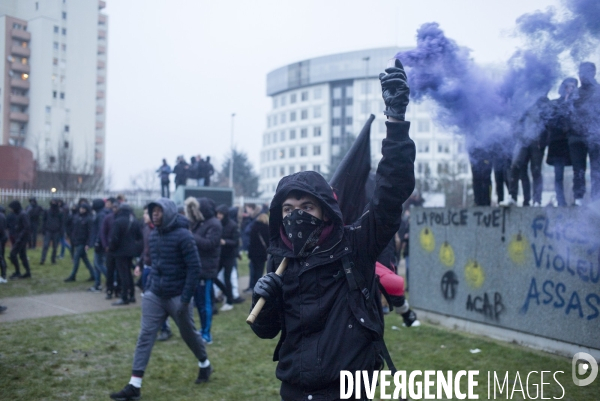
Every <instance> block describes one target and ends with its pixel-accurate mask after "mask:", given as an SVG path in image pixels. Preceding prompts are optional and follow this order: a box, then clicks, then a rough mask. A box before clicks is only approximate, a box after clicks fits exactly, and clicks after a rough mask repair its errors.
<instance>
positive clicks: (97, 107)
mask: <svg viewBox="0 0 600 401" xmlns="http://www.w3.org/2000/svg"><path fill="white" fill-rule="evenodd" d="M96 114H104V107H102V106H96Z"/></svg>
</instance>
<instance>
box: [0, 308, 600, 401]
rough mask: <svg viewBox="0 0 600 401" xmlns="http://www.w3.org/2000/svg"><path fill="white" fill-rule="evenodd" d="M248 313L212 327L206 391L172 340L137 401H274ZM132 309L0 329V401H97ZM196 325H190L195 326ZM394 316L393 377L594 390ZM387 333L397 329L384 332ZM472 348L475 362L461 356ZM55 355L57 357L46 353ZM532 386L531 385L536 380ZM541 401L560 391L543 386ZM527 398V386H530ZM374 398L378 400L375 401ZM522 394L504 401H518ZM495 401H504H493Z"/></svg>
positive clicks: (553, 360)
mask: <svg viewBox="0 0 600 401" xmlns="http://www.w3.org/2000/svg"><path fill="white" fill-rule="evenodd" d="M248 308H249V304H248V303H245V304H242V305H236V307H235V309H234V310H233V311H231V312H226V313H220V314H218V315H217V316H215V318H214V322H213V337H214V343H213V344H212V345H209V346H208V352H209V358H210V360H211V362H212V363H213V366H214V368H215V372H214V374H213V376H212V377H211V381H210V382H209V383H207V384H203V385H195V384H194V380H195V378H196V375H197V369H198V368H197V365H196V362H195V361H194V357H193V355H192V354H191V352H190V351H189V350H188V349H187V347H186V346H185V344H184V343H183V342H182V340H181V338H180V337H179V335H178V333H177V331H176V330H175V333H176V334H175V336H174V337H173V338H172V339H171V340H169V341H167V342H165V343H156V345H155V347H154V351H153V353H152V358H151V360H150V364H149V366H148V370H147V372H146V376H145V378H144V385H143V388H142V391H143V399H144V400H279V397H278V388H279V382H278V381H277V379H276V378H275V363H274V362H272V361H271V358H272V353H273V349H274V347H275V345H276V340H260V339H258V338H257V337H256V336H254V334H253V333H252V332H251V330H250V328H249V327H248V326H247V325H246V323H245V322H244V320H245V318H246V316H247V312H248ZM139 319H140V309H129V310H114V311H113V310H111V311H107V312H101V313H94V314H87V315H77V316H69V317H53V318H43V319H35V320H29V321H20V322H15V323H8V324H3V325H2V327H1V328H0V344H1V345H0V372H2V373H1V374H0V389H1V391H0V399H2V400H63V399H67V400H105V399H108V394H109V393H110V392H111V391H115V390H118V389H120V388H121V387H123V386H124V385H125V384H126V383H127V381H128V379H129V375H130V369H131V360H132V355H133V351H134V349H135V341H136V337H137V333H138V329H139ZM196 321H197V317H196ZM401 323H402V320H401V318H400V317H399V316H398V315H396V314H393V313H392V314H390V315H388V316H387V317H386V326H387V327H386V341H387V344H388V347H389V348H390V352H391V354H392V357H393V359H394V361H395V363H396V365H397V366H398V368H399V369H402V370H407V371H412V370H416V369H420V370H453V371H454V372H456V371H458V370H479V371H480V375H479V377H478V380H479V384H480V385H479V387H478V388H477V389H478V390H479V392H478V393H479V394H480V399H487V384H486V380H487V371H488V370H492V371H496V372H498V374H499V375H502V376H503V375H504V373H505V372H506V371H509V372H510V374H509V377H510V379H509V384H510V386H511V388H512V385H513V380H514V375H515V373H516V372H517V371H519V372H520V375H521V378H522V381H523V386H525V376H526V375H527V373H528V372H530V371H541V370H547V371H558V370H561V371H564V372H565V374H564V375H559V376H558V378H559V380H560V382H561V384H562V385H563V386H564V387H565V391H566V396H565V397H564V398H563V399H564V400H572V401H588V400H589V401H593V400H598V399H599V398H600V396H599V394H600V393H599V391H598V390H599V387H598V385H597V383H598V381H596V383H594V384H593V385H592V386H589V387H576V386H574V385H573V383H572V381H571V366H570V363H571V361H570V360H568V359H566V358H561V357H556V356H552V355H548V354H545V353H541V352H535V351H531V350H529V349H524V348H522V347H519V346H516V345H514V346H513V345H510V344H504V343H498V342H494V341H490V340H487V339H483V338H479V337H474V336H467V335H464V334H461V333H456V332H452V331H448V330H443V329H439V328H436V327H433V326H428V325H424V326H421V327H416V328H411V329H406V328H403V327H401ZM392 326H396V327H397V329H392ZM473 348H479V349H481V350H482V352H481V353H479V354H471V353H470V352H469V350H470V349H473ZM54 351H56V353H54ZM535 382H536V383H538V384H539V376H537V378H536V380H535ZM545 382H551V383H552V385H547V386H546V387H545V392H544V397H550V398H552V397H560V396H561V394H562V391H561V390H560V387H558V385H556V384H555V382H554V381H553V380H552V377H551V376H545ZM530 390H531V391H532V393H531V395H532V396H533V395H534V393H533V390H534V388H533V385H532V383H531V382H530ZM377 394H379V393H377ZM520 395H521V393H519V392H517V393H515V395H514V397H513V398H512V399H516V400H520V399H523V398H522V397H520ZM498 399H506V397H505V396H499V397H498Z"/></svg>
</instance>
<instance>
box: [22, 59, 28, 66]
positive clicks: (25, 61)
mask: <svg viewBox="0 0 600 401" xmlns="http://www.w3.org/2000/svg"><path fill="white" fill-rule="evenodd" d="M21 64H23V65H27V59H26V58H25V57H23V58H22V59H21Z"/></svg>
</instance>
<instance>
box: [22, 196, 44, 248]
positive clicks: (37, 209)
mask: <svg viewBox="0 0 600 401" xmlns="http://www.w3.org/2000/svg"><path fill="white" fill-rule="evenodd" d="M26 212H27V215H28V216H29V223H30V224H31V236H30V237H29V249H35V247H36V245H37V235H38V227H39V226H40V218H41V217H42V216H43V215H44V209H43V208H42V207H41V206H40V205H38V203H37V199H35V198H29V206H27V210H26Z"/></svg>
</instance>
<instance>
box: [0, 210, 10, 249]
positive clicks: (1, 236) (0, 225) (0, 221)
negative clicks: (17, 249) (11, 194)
mask: <svg viewBox="0 0 600 401" xmlns="http://www.w3.org/2000/svg"><path fill="white" fill-rule="evenodd" d="M6 230H8V223H7V222H6V215H5V214H4V208H3V207H2V206H0V246H4V243H5V242H6V241H8V234H7V233H6Z"/></svg>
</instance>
